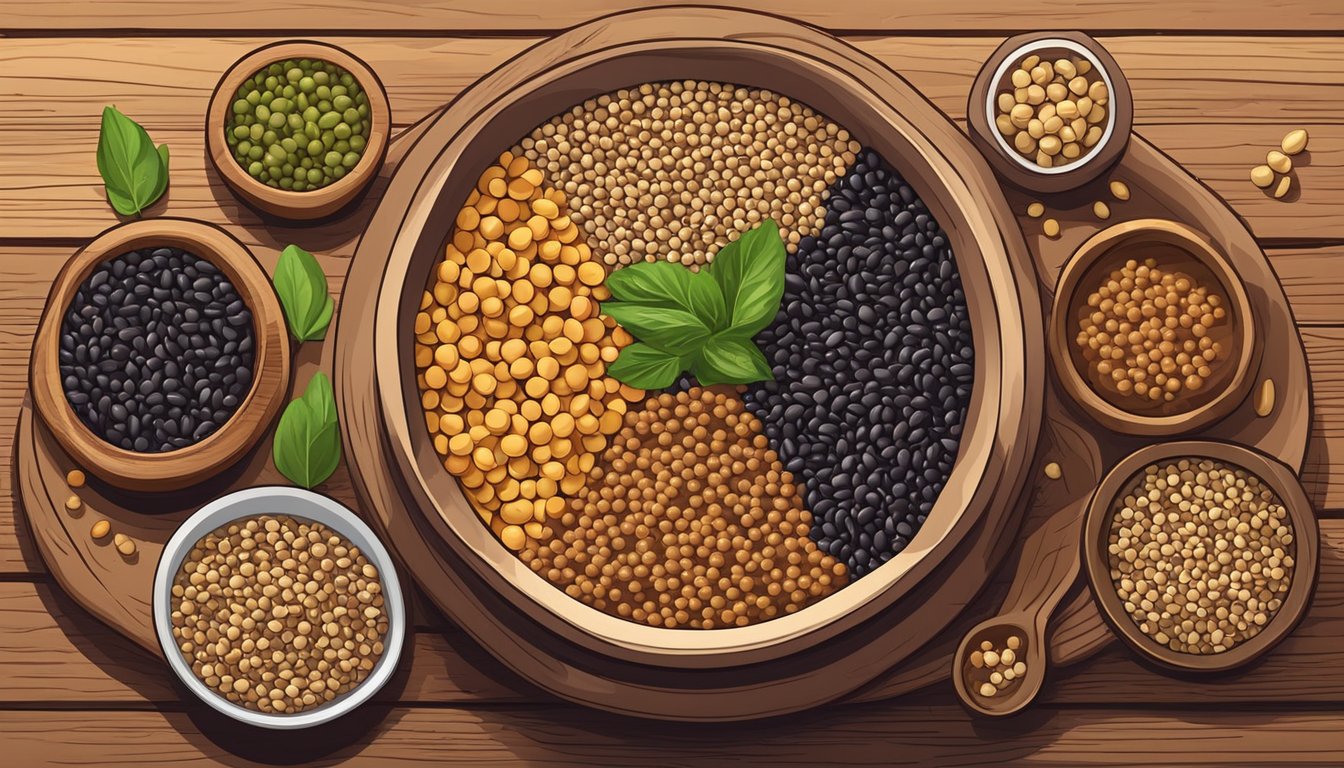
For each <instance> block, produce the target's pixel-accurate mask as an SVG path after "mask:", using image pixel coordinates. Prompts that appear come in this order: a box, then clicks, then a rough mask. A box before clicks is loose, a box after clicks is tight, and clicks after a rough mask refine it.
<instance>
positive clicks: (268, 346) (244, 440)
mask: <svg viewBox="0 0 1344 768" xmlns="http://www.w3.org/2000/svg"><path fill="white" fill-rule="evenodd" d="M161 247H172V248H181V249H182V250H184V251H187V252H188V253H192V254H195V255H196V256H200V257H201V258H204V259H206V260H207V261H209V262H210V263H211V264H214V265H215V266H216V267H218V268H219V270H220V271H221V272H223V273H224V274H225V275H226V276H227V277H228V278H229V280H230V281H232V282H233V285H234V287H235V288H237V290H238V294H239V296H240V297H241V298H242V300H243V302H244V303H245V304H247V307H248V309H250V310H251V311H252V318H253V320H252V322H253V335H254V337H255V339H256V353H255V362H254V363H253V376H252V389H251V390H249V391H248V393H247V397H246V398H244V399H243V402H242V403H240V404H239V405H238V410H237V411H235V412H234V414H233V416H232V417H230V418H229V420H228V421H227V422H225V423H224V424H222V425H220V427H219V429H217V430H216V431H215V432H214V433H213V434H211V435H209V436H208V437H206V438H205V439H204V440H201V441H200V442H198V443H195V444H193V445H190V446H188V447H186V448H181V449H179V450H176V451H166V452H163V453H137V452H135V451H128V450H125V449H123V448H121V447H119V446H115V445H112V444H111V443H109V442H107V441H106V440H103V439H102V438H101V437H99V436H98V435H95V434H94V433H93V432H92V431H91V430H89V428H88V427H86V426H85V425H84V422H83V421H81V420H80V419H79V417H78V416H77V415H76V414H75V411H74V409H73V408H71V407H70V403H69V401H68V400H66V397H65V389H64V386H63V385H62V381H61V372H60V359H59V352H60V346H61V324H62V322H63V321H64V319H65V314H66V311H67V310H68V309H69V307H70V303H71V302H72V301H73V300H74V298H75V294H76V293H77V292H78V291H79V287H80V285H82V284H83V283H84V281H85V280H86V279H88V277H89V275H90V273H92V272H93V270H94V269H95V268H97V267H98V266H99V265H101V264H102V263H103V262H105V261H107V260H109V259H113V258H116V257H117V256H120V255H121V254H123V253H126V252H128V251H134V250H138V249H142V248H161ZM29 376H30V381H29V389H30V391H31V392H32V397H33V405H34V406H35V407H36V408H37V412H38V415H40V416H41V417H42V419H43V421H45V422H46V424H47V426H48V427H49V428H50V429H51V433H52V435H54V436H55V437H56V440H57V441H58V442H59V443H60V444H61V447H62V448H63V449H65V451H66V453H69V454H70V456H71V458H73V459H74V460H75V462H76V463H77V464H78V465H79V466H80V467H81V468H83V469H87V470H89V471H91V472H92V473H93V474H95V475H97V476H98V477H100V478H102V479H103V480H105V481H107V482H109V483H111V484H112V485H115V486H118V487H120V488H125V489H128V490H134V491H168V490H176V489H178V488H185V487H187V486H189V485H194V484H196V483H199V482H201V481H202V480H205V479H207V478H209V477H210V476H211V475H213V474H215V473H217V472H219V471H220V470H222V469H224V468H225V467H227V466H229V465H231V464H233V463H234V462H236V461H237V460H238V459H240V458H242V456H243V454H245V453H247V452H248V451H249V450H250V449H251V448H252V447H253V446H254V445H256V444H257V442H258V441H259V440H260V439H261V437H262V436H263V435H264V434H265V432H266V429H267V428H268V427H269V426H270V424H271V421H272V420H273V419H274V418H275V416H276V413H277V412H278V411H279V410H280V406H281V404H282V403H283V402H284V396H285V390H286V388H287V387H288V386H289V335H288V332H287V330H286V326H285V318H284V314H283V312H282V310H281V308H280V301H279V299H277V298H276V295H275V291H274V290H272V289H271V282H270V279H269V278H267V276H266V271H265V270H264V269H262V267H261V265H260V264H258V263H257V260H256V259H255V258H254V257H253V256H252V254H251V252H249V251H248V250H247V248H246V247H245V246H244V245H243V244H242V243H240V242H238V241H237V240H236V239H234V237H233V236H232V235H230V234H229V233H227V232H225V231H224V230H222V229H219V228H218V227H215V226H213V225H210V224H205V223H202V222H198V221H191V220H188V219H174V218H156V219H142V220H139V221H133V222H130V223H128V224H120V225H118V226H115V227H112V228H111V229H108V230H106V231H105V232H103V233H102V234H100V235H98V237H97V238H95V239H94V240H93V242H91V243H89V244H88V245H86V246H84V248H82V249H80V251H79V252H78V253H76V254H75V255H74V256H73V257H72V258H71V259H70V260H69V261H67V262H66V264H65V266H64V267H63V268H62V269H61V271H60V274H58V275H57V276H56V281H55V283H54V284H53V285H52V288H51V293H50V294H49V295H48V296H47V304H46V309H45V310H43V312H42V320H41V322H40V323H39V325H38V329H37V338H36V341H35V343H34V346H33V359H32V364H31V367H30V373H29Z"/></svg>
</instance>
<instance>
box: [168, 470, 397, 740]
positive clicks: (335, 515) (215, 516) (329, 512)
mask: <svg viewBox="0 0 1344 768" xmlns="http://www.w3.org/2000/svg"><path fill="white" fill-rule="evenodd" d="M259 515H288V516H290V517H295V518H301V519H304V520H310V521H312V522H316V523H321V524H323V525H325V526H327V527H328V528H330V529H331V530H333V531H335V532H336V533H338V534H340V535H341V536H343V537H345V538H346V539H347V540H349V541H350V543H351V544H354V545H355V546H357V547H359V550H360V551H361V552H363V553H364V555H365V556H366V557H367V558H369V562H371V563H373V565H374V567H375V568H377V569H378V575H379V580H380V581H381V582H382V586H383V604H384V609H385V610H386V611H387V615H388V631H387V636H386V637H385V638H384V640H383V655H382V656H381V657H379V659H378V661H377V663H376V664H374V667H373V671H372V672H371V673H370V674H369V676H368V677H367V678H365V679H364V682H362V683H360V684H359V685H358V686H356V687H355V689H354V690H352V691H349V692H347V693H345V694H342V695H341V696H338V697H337V698H335V699H333V700H332V701H330V702H327V703H326V704H323V705H321V706H319V707H316V708H314V709H310V710H306V711H304V712H299V713H297V714H293V715H273V714H267V713H265V712H258V711H256V710H252V709H247V708H246V707H242V706H239V705H237V704H234V703H233V702H231V701H229V700H228V699H226V698H224V697H223V696H221V695H219V694H218V693H216V692H215V691H214V690H212V689H211V688H209V687H208V686H207V685H206V684H205V683H203V682H201V680H200V679H199V678H197V677H196V675H195V673H193V672H192V671H191V666H190V665H189V664H188V663H187V661H186V659H184V658H182V652H181V651H179V650H178V648H177V642H176V640H174V639H173V629H172V610H173V600H172V589H173V577H174V576H175V575H176V573H177V570H178V568H180V567H181V566H182V560H183V559H184V558H185V557H186V556H187V555H188V554H189V553H190V552H191V548H192V546H193V545H194V544H195V543H196V542H197V541H199V540H200V539H201V538H202V537H203V536H205V535H206V534H207V533H210V532H211V531H213V530H215V529H216V528H219V527H221V526H224V525H227V524H229V523H231V522H233V521H234V520H238V519H243V518H251V517H256V516H259ZM153 614H154V632H155V634H156V635H157V636H158V638H159V646H160V647H161V648H162V649H163V655H164V658H166V659H167V660H168V666H170V667H172V669H173V672H175V673H177V677H178V679H180V680H181V681H182V683H183V684H184V685H186V686H187V688H188V689H190V690H191V692H192V693H194V694H195V695H196V697H197V698H198V699H200V700H201V701H203V702H205V703H206V704H207V705H208V706H210V707H211V708H213V709H215V710H216V711H218V712H221V713H223V714H225V715H228V716H229V717H231V718H233V719H235V720H239V721H241V722H244V723H248V724H249V725H255V726H259V727H261V728H274V729H281V730H291V729H295V728H307V727H310V726H314V725H319V724H321V723H326V722H330V721H331V720H334V719H336V718H338V717H340V716H341V715H344V714H346V713H347V712H350V711H351V710H353V709H355V708H356V707H358V706H359V705H360V704H363V703H364V702H365V701H368V700H369V698H370V697H371V696H373V694H375V693H377V692H378V689H379V688H382V687H383V685H384V684H386V683H387V681H388V679H389V678H391V677H392V674H393V673H394V672H395V671H396V668H397V659H398V657H400V656H401V646H402V643H403V641H404V640H405V639H406V606H405V602H404V601H403V600H402V595H401V585H400V584H399V583H398V582H397V573H396V570H395V569H394V568H393V567H392V558H391V557H390V556H389V555H388V553H387V549H385V548H384V547H383V545H382V543H381V542H379V541H378V539H377V538H376V537H375V536H374V534H373V531H372V530H370V529H369V527H368V526H367V525H365V524H364V521H363V520H360V519H359V518H358V517H357V516H356V515H355V513H354V512H351V511H350V510H349V509H347V508H346V507H345V506H344V505H342V504H340V503H339V502H336V501H333V500H332V499H329V498H327V497H326V496H323V495H321V494H318V493H313V492H312V491H305V490H303V489H301V488H290V487H286V486H262V487H258V488H248V489H246V490H242V491H237V492H235V493H230V494H228V495H227V496H221V497H220V498H218V499H215V500H214V501H212V502H210V503H209V504H206V505H205V506H204V507H201V508H200V509H199V510H198V511H197V512H196V513H195V514H193V515H192V516H191V517H189V518H187V520H186V522H184V523H182V525H181V526H179V527H178V529H177V531H176V532H175V533H173V537H172V538H171V539H169V540H168V544H167V545H166V546H165V547H164V548H163V554H162V555H161V556H160V557H159V565H158V568H157V570H155V572H154V605H153Z"/></svg>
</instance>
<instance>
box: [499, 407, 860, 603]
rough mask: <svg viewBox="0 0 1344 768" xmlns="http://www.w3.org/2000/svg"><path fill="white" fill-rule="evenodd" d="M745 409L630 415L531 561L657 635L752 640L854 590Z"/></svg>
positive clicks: (569, 588)
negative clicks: (724, 630)
mask: <svg viewBox="0 0 1344 768" xmlns="http://www.w3.org/2000/svg"><path fill="white" fill-rule="evenodd" d="M760 429H761V425H760V422H759V421H758V420H757V419H756V418H755V417H754V416H752V415H751V414H750V413H748V412H746V410H745V409H744V408H743V406H742V402H741V401H740V400H739V399H738V398H737V397H736V396H735V395H731V394H725V393H724V392H722V391H715V390H710V389H702V388H699V387H694V388H692V389H690V390H688V391H683V392H678V393H677V394H675V395H674V394H669V393H663V394H661V395H659V396H657V397H655V398H651V399H650V400H649V401H648V402H647V403H645V404H644V407H643V408H639V409H636V410H632V411H630V412H629V413H627V414H626V416H625V419H624V423H623V425H622V428H621V430H620V432H619V433H618V434H616V435H615V436H614V438H613V439H612V441H611V446H610V447H609V448H608V449H607V451H606V453H605V454H604V455H603V456H602V460H601V462H599V464H598V465H597V466H595V467H594V468H593V470H592V472H591V473H590V475H589V477H588V484H587V487H586V488H585V490H584V491H583V492H582V493H581V494H579V495H578V496H577V497H576V498H575V499H574V500H573V501H572V502H571V504H570V506H569V509H568V510H567V511H566V513H565V514H564V515H563V516H562V517H561V518H560V519H558V520H552V521H550V522H549V523H548V525H549V526H551V527H554V528H556V533H555V535H554V536H553V537H551V538H550V539H549V540H548V541H543V542H541V543H534V544H533V545H532V546H529V548H528V549H526V550H524V551H523V552H522V553H521V557H522V559H523V562H525V563H527V564H528V565H529V566H530V567H531V568H532V570H534V571H536V572H537V573H539V574H541V575H542V576H544V577H546V578H547V579H548V580H550V581H551V582H552V583H553V584H555V585H556V586H558V587H560V588H561V589H563V590H564V591H565V593H566V594H568V595H569V596H571V597H573V598H575V599H577V600H581V601H583V602H585V603H587V604H589V605H591V606H593V607H595V608H597V609H599V610H603V611H606V612H608V613H611V614H614V615H616V616H620V617H622V618H626V619H629V620H631V621H636V622H639V623H642V624H648V625H651V626H657V627H667V628H675V627H690V628H697V629H712V628H715V627H732V626H745V625H747V624H751V623H755V622H759V621H765V620H768V619H772V618H776V617H778V616H783V615H786V614H789V613H793V612H795V611H797V610H799V609H800V608H802V607H804V606H806V605H808V604H809V603H811V602H813V601H815V600H818V599H821V598H823V597H825V596H826V595H829V594H831V593H832V592H834V591H835V590H837V589H839V588H841V587H842V586H844V585H845V583H846V581H847V575H846V572H845V566H844V565H843V564H842V563H840V562H838V561H837V560H836V559H835V558H833V557H831V556H830V555H827V554H826V553H825V552H823V551H822V550H821V549H820V548H819V547H818V546H817V545H816V544H815V543H813V541H812V539H811V538H809V535H808V534H809V528H810V526H811V525H812V516H811V515H810V514H809V513H808V512H807V510H806V509H805V508H804V507H803V505H802V500H801V499H800V498H799V493H798V488H797V485H796V484H795V482H794V479H793V476H792V474H791V473H790V472H789V471H788V470H786V469H784V468H783V466H781V464H780V461H779V457H778V456H777V454H776V453H775V451H774V450H772V449H771V448H770V447H769V444H768V442H767V441H766V439H765V436H764V435H763V434H761V432H760Z"/></svg>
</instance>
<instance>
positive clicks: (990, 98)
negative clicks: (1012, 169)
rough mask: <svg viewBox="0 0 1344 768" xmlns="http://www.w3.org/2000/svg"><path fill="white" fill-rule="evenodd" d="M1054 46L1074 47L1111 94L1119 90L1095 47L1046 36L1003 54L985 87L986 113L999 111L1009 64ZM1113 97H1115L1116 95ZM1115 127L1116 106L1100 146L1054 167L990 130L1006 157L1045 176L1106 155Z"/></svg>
mask: <svg viewBox="0 0 1344 768" xmlns="http://www.w3.org/2000/svg"><path fill="white" fill-rule="evenodd" d="M1051 48H1063V49H1064V50H1067V51H1072V52H1073V53H1076V54H1078V55H1080V56H1083V57H1085V58H1086V59H1087V60H1088V62H1090V63H1091V64H1092V66H1093V67H1095V68H1096V70H1097V73H1098V74H1099V75H1100V76H1101V80H1102V82H1104V83H1105V84H1106V90H1107V92H1108V93H1111V94H1115V93H1116V90H1115V79H1114V78H1112V77H1111V73H1110V69H1109V68H1108V67H1107V65H1106V62H1104V61H1102V60H1101V57H1100V56H1097V55H1096V53H1094V52H1093V51H1092V49H1091V48H1088V47H1087V46H1085V45H1083V44H1082V43H1079V42H1077V41H1074V40H1070V39H1068V38H1064V37H1043V38H1039V39H1035V40H1031V41H1027V42H1023V43H1022V44H1020V45H1018V46H1017V47H1015V48H1013V49H1012V50H1010V51H1008V52H1007V53H1004V54H1002V55H1001V56H1000V61H999V64H998V66H997V67H995V68H994V71H993V74H991V75H990V78H989V88H987V89H986V90H985V104H984V107H985V114H986V115H991V116H992V115H994V114H995V112H996V109H995V107H996V106H997V105H996V104H995V100H996V99H997V98H998V88H999V83H1000V82H1002V81H1003V77H1004V75H1006V74H1007V73H1008V69H1009V67H1011V66H1013V64H1014V63H1015V62H1016V61H1017V60H1018V59H1019V58H1022V57H1023V56H1024V55H1025V54H1026V53H1027V52H1029V51H1032V52H1034V51H1040V50H1046V49H1051ZM996 55H998V54H996ZM991 60H992V59H991ZM1112 98H1115V97H1114V96H1113V97H1112ZM990 125H991V126H993V119H992V118H991V119H990ZM1115 127H1116V110H1115V109H1107V110H1106V127H1105V129H1103V131H1102V135H1101V141H1098V142H1097V144H1096V146H1094V147H1092V148H1091V149H1089V150H1088V152H1087V154H1085V155H1083V156H1082V157H1080V158H1079V159H1077V160H1075V161H1073V162H1071V163H1067V164H1065V165H1059V166H1052V167H1050V168H1042V167H1040V166H1039V165H1037V164H1035V163H1033V162H1030V161H1028V160H1027V158H1025V157H1023V156H1022V154H1021V153H1019V152H1018V151H1017V150H1016V149H1015V148H1014V147H1011V146H1009V144H1008V140H1007V139H1005V138H1004V137H1003V134H1002V133H999V132H998V131H997V130H995V131H991V132H990V133H992V134H993V136H994V143H995V144H996V145H997V146H998V147H999V150H1000V151H1001V152H1002V153H1003V155H1004V156H1005V157H1006V158H1008V159H1009V160H1010V161H1011V162H1013V163H1015V164H1016V165H1017V166H1018V167H1020V168H1022V169H1023V170H1025V171H1028V172H1031V173H1035V174H1038V175H1041V176H1059V175H1062V174H1065V173H1068V172H1070V171H1076V170H1081V169H1082V168H1084V167H1086V166H1087V165H1089V164H1090V163H1093V162H1095V161H1097V159H1098V158H1100V157H1102V156H1103V155H1102V150H1103V149H1105V148H1106V146H1107V145H1109V144H1110V143H1111V140H1112V139H1113V138H1114V137H1115V133H1116V131H1115Z"/></svg>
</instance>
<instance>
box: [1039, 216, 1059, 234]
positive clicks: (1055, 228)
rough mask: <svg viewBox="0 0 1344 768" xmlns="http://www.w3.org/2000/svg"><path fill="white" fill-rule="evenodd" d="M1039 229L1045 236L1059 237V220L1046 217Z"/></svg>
mask: <svg viewBox="0 0 1344 768" xmlns="http://www.w3.org/2000/svg"><path fill="white" fill-rule="evenodd" d="M1041 231H1042V232H1044V233H1045V236H1046V237H1059V222H1058V221H1055V220H1054V219H1046V220H1045V221H1043V222H1041Z"/></svg>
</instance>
